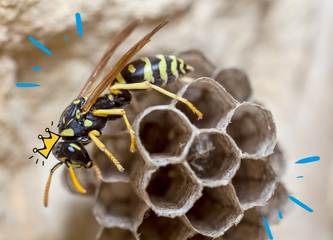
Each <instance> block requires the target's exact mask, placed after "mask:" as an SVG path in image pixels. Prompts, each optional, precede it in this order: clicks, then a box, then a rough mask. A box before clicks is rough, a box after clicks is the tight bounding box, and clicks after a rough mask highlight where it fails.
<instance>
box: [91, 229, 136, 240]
mask: <svg viewBox="0 0 333 240" xmlns="http://www.w3.org/2000/svg"><path fill="white" fill-rule="evenodd" d="M110 239H117V240H137V238H136V237H135V236H134V234H133V232H131V231H130V230H127V229H123V228H117V227H115V228H103V229H102V231H101V232H100V234H99V236H98V237H97V240H110Z"/></svg>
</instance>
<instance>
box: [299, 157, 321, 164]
mask: <svg viewBox="0 0 333 240" xmlns="http://www.w3.org/2000/svg"><path fill="white" fill-rule="evenodd" d="M319 160H320V157H319V156H311V157H306V158H302V159H300V160H298V161H296V162H295V163H296V164H305V163H311V162H317V161H319Z"/></svg>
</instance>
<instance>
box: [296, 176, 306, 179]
mask: <svg viewBox="0 0 333 240" xmlns="http://www.w3.org/2000/svg"><path fill="white" fill-rule="evenodd" d="M296 178H299V179H300V178H304V176H297V177H296Z"/></svg>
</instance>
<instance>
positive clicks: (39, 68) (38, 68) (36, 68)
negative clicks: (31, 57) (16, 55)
mask: <svg viewBox="0 0 333 240" xmlns="http://www.w3.org/2000/svg"><path fill="white" fill-rule="evenodd" d="M40 70H42V67H41V66H38V65H36V66H33V67H32V71H34V72H38V71H40Z"/></svg>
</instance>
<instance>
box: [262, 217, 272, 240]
mask: <svg viewBox="0 0 333 240" xmlns="http://www.w3.org/2000/svg"><path fill="white" fill-rule="evenodd" d="M262 221H263V224H264V227H265V230H266V233H267V236H268V238H269V239H270V240H272V239H273V234H272V231H271V228H270V226H269V222H268V219H267V217H263V218H262Z"/></svg>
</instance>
